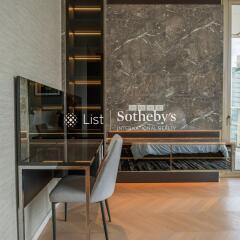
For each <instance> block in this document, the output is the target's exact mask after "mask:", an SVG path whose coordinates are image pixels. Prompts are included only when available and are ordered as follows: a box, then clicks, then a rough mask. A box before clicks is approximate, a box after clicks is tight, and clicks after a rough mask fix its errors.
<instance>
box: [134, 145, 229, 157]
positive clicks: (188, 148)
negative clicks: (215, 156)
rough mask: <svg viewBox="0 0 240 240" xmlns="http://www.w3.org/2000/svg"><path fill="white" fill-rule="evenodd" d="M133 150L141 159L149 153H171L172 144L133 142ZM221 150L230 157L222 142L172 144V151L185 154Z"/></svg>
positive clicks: (135, 155)
mask: <svg viewBox="0 0 240 240" xmlns="http://www.w3.org/2000/svg"><path fill="white" fill-rule="evenodd" d="M131 151H132V155H133V158H134V159H135V160H137V159H141V158H143V157H144V156H147V155H156V156H157V155H160V156H161V155H169V154H170V152H171V150H170V145H168V144H152V143H146V144H133V145H132V146H131ZM217 152H221V153H222V154H223V156H224V157H228V150H227V147H226V146H225V145H220V144H209V145H207V144H197V145H192V144H189V145H187V144H184V145H183V144H182V145H178V144H177V145H172V153H173V154H176V153H183V154H191V153H217Z"/></svg>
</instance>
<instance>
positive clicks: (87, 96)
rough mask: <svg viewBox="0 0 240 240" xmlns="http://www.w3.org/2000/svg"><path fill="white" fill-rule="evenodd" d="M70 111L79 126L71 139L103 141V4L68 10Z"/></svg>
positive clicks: (74, 4) (77, 3)
mask: <svg viewBox="0 0 240 240" xmlns="http://www.w3.org/2000/svg"><path fill="white" fill-rule="evenodd" d="M66 50H67V51H66V59H67V64H66V66H67V80H66V93H67V111H68V113H74V115H75V116H76V118H77V123H76V124H75V126H73V127H69V128H68V137H69V138H103V136H104V133H103V132H104V130H103V121H102V119H103V61H104V59H103V57H104V56H103V3H102V1H96V0H88V1H82V0H72V1H69V2H68V3H67V6H66Z"/></svg>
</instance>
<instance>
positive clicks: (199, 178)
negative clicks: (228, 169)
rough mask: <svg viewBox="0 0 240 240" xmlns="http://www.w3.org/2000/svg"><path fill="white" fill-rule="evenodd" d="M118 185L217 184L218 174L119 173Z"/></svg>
mask: <svg viewBox="0 0 240 240" xmlns="http://www.w3.org/2000/svg"><path fill="white" fill-rule="evenodd" d="M117 182H119V183H170V182H172V183H173V182H219V172H184V171H182V172H167V171H166V172H157V171H156V172H119V173H118V178H117Z"/></svg>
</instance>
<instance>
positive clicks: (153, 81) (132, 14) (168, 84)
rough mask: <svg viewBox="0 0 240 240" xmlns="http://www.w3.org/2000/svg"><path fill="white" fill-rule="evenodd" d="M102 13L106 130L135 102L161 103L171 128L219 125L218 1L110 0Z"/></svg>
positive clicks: (220, 16) (220, 32)
mask: <svg viewBox="0 0 240 240" xmlns="http://www.w3.org/2000/svg"><path fill="white" fill-rule="evenodd" d="M106 18H107V19H106V34H105V36H106V80H105V92H106V95H105V103H106V114H105V122H106V130H108V129H109V128H110V126H109V124H110V123H109V121H110V118H111V128H112V129H116V128H117V126H119V123H117V122H116V111H119V110H124V111H125V110H127V109H128V106H129V105H137V104H140V105H141V104H145V105H146V104H148V105H156V104H159V105H164V109H165V112H167V113H169V112H171V113H175V114H176V116H177V120H176V122H175V123H174V124H175V128H176V129H221V121H222V91H223V89H222V85H223V7H222V6H220V5H135V4H134V5H129V4H122V5H117V4H116V5H115V4H114V5H108V6H107V13H106ZM110 111H111V117H110ZM122 124H123V125H124V124H125V123H122ZM132 124H133V125H134V124H135V125H138V126H139V125H144V124H146V122H135V123H132ZM154 124H160V123H158V122H155V123H154Z"/></svg>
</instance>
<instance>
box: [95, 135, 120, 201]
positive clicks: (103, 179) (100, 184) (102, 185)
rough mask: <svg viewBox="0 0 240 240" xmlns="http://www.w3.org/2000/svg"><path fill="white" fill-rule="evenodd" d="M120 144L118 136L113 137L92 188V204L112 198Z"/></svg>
mask: <svg viewBox="0 0 240 240" xmlns="http://www.w3.org/2000/svg"><path fill="white" fill-rule="evenodd" d="M122 143H123V140H122V138H121V137H120V136H119V135H116V136H114V137H113V142H112V144H111V146H110V148H109V151H108V152H107V155H106V157H105V159H104V161H103V163H102V164H103V165H102V166H101V170H100V172H99V173H98V176H97V179H96V182H95V184H94V186H93V190H92V194H91V201H92V202H100V201H103V200H105V199H107V198H109V197H111V196H112V194H113V192H114V189H115V185H116V179H117V172H118V165H119V161H120V157H121V152H122Z"/></svg>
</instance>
